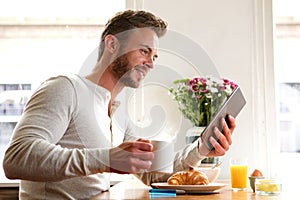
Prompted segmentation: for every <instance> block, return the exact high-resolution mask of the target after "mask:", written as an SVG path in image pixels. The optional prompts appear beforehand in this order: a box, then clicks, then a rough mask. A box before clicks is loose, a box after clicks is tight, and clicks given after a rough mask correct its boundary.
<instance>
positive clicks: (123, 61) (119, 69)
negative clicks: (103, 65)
mask: <svg viewBox="0 0 300 200" xmlns="http://www.w3.org/2000/svg"><path fill="white" fill-rule="evenodd" d="M134 70H135V67H132V66H131V65H130V63H129V60H128V55H127V54H124V55H121V56H119V57H118V58H117V59H116V60H115V61H114V62H113V63H112V71H113V73H114V75H115V76H116V77H117V78H118V79H119V82H120V83H121V84H123V85H124V86H127V87H132V88H137V87H139V85H140V82H139V81H134V80H133V78H132V77H131V75H132V73H133V72H134Z"/></svg>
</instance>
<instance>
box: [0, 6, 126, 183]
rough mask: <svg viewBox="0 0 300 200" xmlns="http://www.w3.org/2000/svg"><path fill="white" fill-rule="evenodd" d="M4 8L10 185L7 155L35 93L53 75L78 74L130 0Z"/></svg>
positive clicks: (3, 143) (1, 36)
mask: <svg viewBox="0 0 300 200" xmlns="http://www.w3.org/2000/svg"><path fill="white" fill-rule="evenodd" d="M0 5H1V6H0V69H1V73H0V161H1V166H0V183H1V182H6V181H8V180H7V179H6V178H5V175H4V172H3V169H2V160H3V154H4V151H5V149H6V148H7V144H8V142H9V140H10V137H11V134H12V131H13V128H14V126H15V125H16V123H17V121H18V120H19V118H20V114H21V113H22V110H23V107H24V104H25V103H26V101H27V100H28V98H29V96H30V95H31V93H32V91H33V90H34V89H35V88H36V87H37V86H38V85H39V84H40V83H41V82H42V81H44V80H45V79H46V78H49V77H50V76H54V75H59V74H66V73H77V72H78V71H79V69H80V68H81V67H82V64H83V62H84V60H85V59H86V58H87V57H88V55H89V54H90V53H91V52H92V51H94V50H95V49H96V48H97V44H98V43H99V38H100V34H101V32H102V28H103V25H104V23H105V22H106V21H107V19H108V18H110V17H111V16H112V15H114V14H115V13H116V12H118V11H121V10H124V9H125V0H113V1H111V0H85V1H71V0H63V1H60V0H51V1H50V0H47V1H39V0H10V1H6V0H0ZM95 62H96V60H95ZM20 90H22V91H20Z"/></svg>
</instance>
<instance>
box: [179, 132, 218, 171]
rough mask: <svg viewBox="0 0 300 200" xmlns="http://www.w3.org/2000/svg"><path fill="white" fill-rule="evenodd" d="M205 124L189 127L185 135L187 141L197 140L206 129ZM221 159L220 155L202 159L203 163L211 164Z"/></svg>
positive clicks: (204, 164)
mask: <svg viewBox="0 0 300 200" xmlns="http://www.w3.org/2000/svg"><path fill="white" fill-rule="evenodd" d="M204 129H205V126H194V127H192V128H189V129H188V130H187V132H186V135H185V143H186V144H190V143H193V142H195V141H196V140H197V139H198V138H199V137H200V135H201V133H202V132H203V131H204ZM218 161H219V158H218V157H210V158H205V159H203V160H202V161H201V165H203V166H206V165H211V164H216V163H217V162H218Z"/></svg>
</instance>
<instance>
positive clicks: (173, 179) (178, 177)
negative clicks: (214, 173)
mask: <svg viewBox="0 0 300 200" xmlns="http://www.w3.org/2000/svg"><path fill="white" fill-rule="evenodd" d="M208 183H209V181H208V178H207V176H206V174H204V173H202V172H199V171H195V170H193V169H190V170H188V171H179V172H176V173H175V174H173V175H172V176H170V177H169V178H168V184H169V185H207V184H208Z"/></svg>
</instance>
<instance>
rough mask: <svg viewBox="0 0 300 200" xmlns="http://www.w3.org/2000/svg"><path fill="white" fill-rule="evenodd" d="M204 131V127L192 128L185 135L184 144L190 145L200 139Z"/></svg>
mask: <svg viewBox="0 0 300 200" xmlns="http://www.w3.org/2000/svg"><path fill="white" fill-rule="evenodd" d="M204 129H205V126H194V127H192V128H189V129H188V130H187V132H186V135H185V143H186V144H190V143H193V142H194V141H196V140H197V139H198V138H199V137H200V135H201V133H202V131H204Z"/></svg>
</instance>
